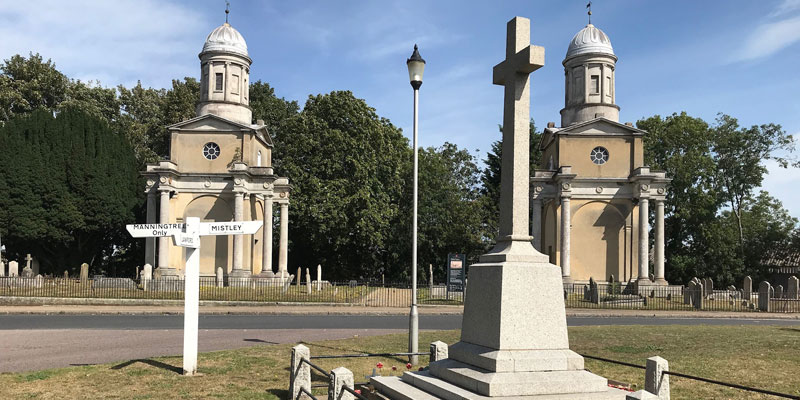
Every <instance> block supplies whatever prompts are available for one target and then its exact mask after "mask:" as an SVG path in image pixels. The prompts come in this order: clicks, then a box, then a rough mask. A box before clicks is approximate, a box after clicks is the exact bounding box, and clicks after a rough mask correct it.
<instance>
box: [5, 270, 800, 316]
mask: <svg viewBox="0 0 800 400" xmlns="http://www.w3.org/2000/svg"><path fill="white" fill-rule="evenodd" d="M183 289H184V282H183V280H181V279H175V278H173V279H167V278H163V279H148V280H144V279H131V278H108V277H92V278H89V279H85V280H81V279H76V278H68V279H64V278H52V277H38V278H19V277H0V297H56V298H95V299H146V300H182V299H183V294H184V292H183ZM640 289H641V290H640ZM792 296H793V295H792ZM464 297H465V293H464V292H455V291H449V290H447V287H446V286H445V285H434V286H430V285H419V287H418V289H417V303H418V304H420V305H462V304H464ZM788 297H789V294H788V292H784V293H783V295H782V296H781V297H773V298H770V299H769V302H768V306H769V308H765V306H766V305H767V304H764V303H763V302H762V303H761V304H760V303H759V294H758V293H757V292H752V293H745V292H743V291H741V290H711V291H703V292H702V293H701V292H699V291H697V290H692V289H688V288H686V287H682V286H655V285H654V286H645V287H642V288H638V287H637V286H636V285H634V284H624V283H623V284H620V283H616V284H606V283H602V284H593V285H589V284H582V283H581V284H579V283H573V284H565V285H564V303H565V305H566V307H568V308H596V309H625V310H631V309H633V310H673V311H690V310H700V311H733V312H758V311H766V310H769V311H770V312H783V313H797V312H800V299H793V298H788ZM200 300H204V301H247V302H265V303H319V304H323V303H335V304H350V305H360V306H368V307H410V305H411V286H410V285H409V284H408V283H391V284H383V283H381V282H371V281H365V282H364V281H362V282H359V281H355V280H352V281H344V282H328V281H323V282H321V283H319V284H318V283H317V282H316V281H312V282H311V284H310V285H309V283H308V282H301V283H300V284H299V285H298V283H297V280H293V281H291V282H288V284H287V283H286V281H285V280H281V279H278V278H274V279H260V278H258V277H253V278H243V279H236V278H229V277H225V278H224V279H222V280H217V279H216V277H201V278H200Z"/></svg>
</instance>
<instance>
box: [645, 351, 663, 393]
mask: <svg viewBox="0 0 800 400" xmlns="http://www.w3.org/2000/svg"><path fill="white" fill-rule="evenodd" d="M664 371H669V363H668V362H667V360H665V359H663V358H661V357H658V356H656V357H650V358H648V359H647V367H646V369H645V376H644V390H646V391H648V392H650V393H652V394H655V395H656V396H657V397H656V398H657V399H659V400H669V375H667V374H664Z"/></svg>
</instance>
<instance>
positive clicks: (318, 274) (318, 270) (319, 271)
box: [317, 264, 322, 292]
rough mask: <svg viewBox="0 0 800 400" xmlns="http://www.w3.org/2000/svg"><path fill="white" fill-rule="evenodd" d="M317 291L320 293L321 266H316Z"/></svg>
mask: <svg viewBox="0 0 800 400" xmlns="http://www.w3.org/2000/svg"><path fill="white" fill-rule="evenodd" d="M317 291H318V292H320V291H322V264H317Z"/></svg>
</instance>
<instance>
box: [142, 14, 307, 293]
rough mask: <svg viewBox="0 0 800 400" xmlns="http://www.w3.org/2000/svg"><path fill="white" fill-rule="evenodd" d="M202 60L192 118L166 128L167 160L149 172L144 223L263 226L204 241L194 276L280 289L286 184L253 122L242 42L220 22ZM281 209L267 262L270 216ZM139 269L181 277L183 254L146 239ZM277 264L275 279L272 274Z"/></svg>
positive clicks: (260, 126)
mask: <svg viewBox="0 0 800 400" xmlns="http://www.w3.org/2000/svg"><path fill="white" fill-rule="evenodd" d="M199 57H200V71H201V75H200V96H199V99H198V102H197V106H196V109H195V111H196V112H197V116H196V117H194V118H192V119H189V120H185V121H182V122H179V123H177V124H174V125H171V126H168V127H167V129H168V130H169V133H170V151H169V157H168V158H167V159H165V160H161V161H159V162H158V163H156V164H150V165H148V166H147V170H146V171H145V172H143V173H142V175H143V176H144V177H145V178H146V182H147V183H146V185H147V186H146V192H147V223H161V224H175V223H182V222H183V221H184V220H185V219H186V218H187V217H199V218H200V219H201V220H202V221H205V222H228V221H263V222H264V226H263V227H262V228H261V229H260V230H259V231H258V232H257V233H256V234H255V235H234V236H231V237H227V236H203V237H202V238H201V239H200V275H201V276H205V277H208V278H209V279H210V278H212V277H216V278H217V280H216V281H215V282H216V284H217V285H222V284H227V285H231V286H237V285H251V284H255V283H254V282H256V283H258V284H263V285H270V284H282V282H284V281H285V280H286V279H288V277H289V275H288V271H287V264H288V256H289V252H288V235H289V230H288V224H289V217H288V215H289V214H288V213H289V194H290V192H291V187H290V186H289V179H288V178H285V177H279V176H277V175H275V173H274V172H273V169H272V151H273V148H274V144H273V142H272V139H271V138H270V135H269V132H268V131H267V126H266V125H265V124H264V121H261V120H258V121H255V123H254V121H253V111H252V109H251V108H250V90H249V88H250V65H251V64H252V60H251V59H250V55H249V54H248V51H247V42H245V40H244V37H242V35H241V34H240V33H239V32H238V31H237V30H236V29H234V28H233V27H232V26H231V25H230V24H229V23H228V22H227V20H226V22H225V23H224V24H222V25H220V26H218V27H217V28H215V29H214V30H212V31H211V33H210V34H209V35H208V36H207V37H206V40H205V42H204V43H203V48H202V50H201V51H200V54H199ZM276 208H278V209H279V210H280V231H279V232H280V236H279V240H278V243H279V244H278V249H277V257H273V252H274V251H275V250H276V249H273V220H274V212H273V210H274V209H276ZM145 247H146V248H145V263H147V264H150V265H151V266H157V267H158V268H157V269H156V272H157V274H158V276H160V277H161V279H180V277H181V276H182V275H183V273H184V268H185V262H184V256H183V251H182V249H181V248H180V247H176V246H175V245H173V244H172V243H171V241H170V240H169V238H159V240H158V241H157V242H156V240H148V241H147V244H146V246H145ZM274 258H277V269H278V274H277V275H276V274H275V273H274V272H273V268H274V267H275V264H276V263H275V262H274V261H273V259H274Z"/></svg>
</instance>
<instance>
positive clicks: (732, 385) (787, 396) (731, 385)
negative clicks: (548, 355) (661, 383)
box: [581, 354, 800, 399]
mask: <svg viewBox="0 0 800 400" xmlns="http://www.w3.org/2000/svg"><path fill="white" fill-rule="evenodd" d="M581 356H583V357H584V358H588V359H592V360H597V361H602V362H607V363H611V364H617V365H622V366H625V367H630V368H637V369H647V367H645V366H643V365H636V364H632V363H628V362H624V361H617V360H612V359H609V358H603V357H597V356H592V355H588V354H581ZM662 373H663V374H665V375H671V376H677V377H679V378H685V379H691V380H695V381H699V382H705V383H710V384H713V385H719V386H725V387H729V388H733V389H739V390H745V391H748V392H754V393H760V394H766V395H770V396H775V397H780V398H784V399H800V396H795V395H791V394H786V393H780V392H775V391H772V390H767V389H760V388H754V387H749V386H744V385H739V384H736V383H728V382H722V381H718V380H715V379H709V378H703V377H700V376H694V375H689V374H683V373H680V372H675V371H663V372H662Z"/></svg>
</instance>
